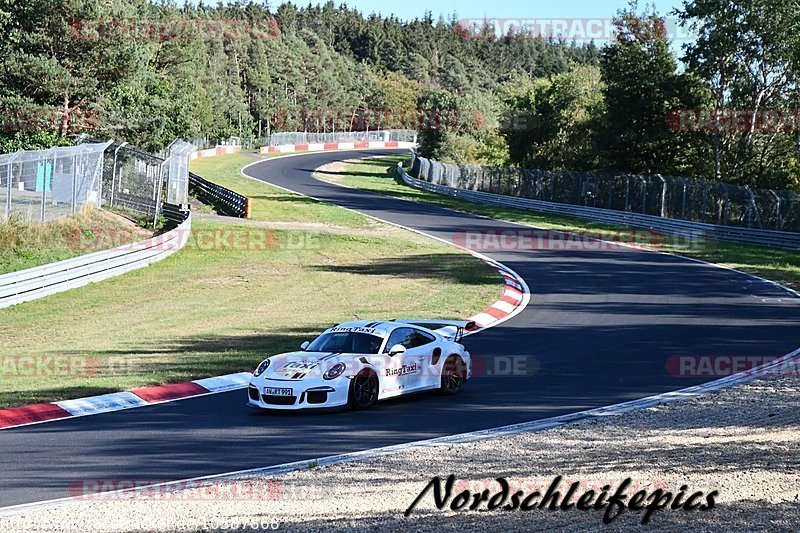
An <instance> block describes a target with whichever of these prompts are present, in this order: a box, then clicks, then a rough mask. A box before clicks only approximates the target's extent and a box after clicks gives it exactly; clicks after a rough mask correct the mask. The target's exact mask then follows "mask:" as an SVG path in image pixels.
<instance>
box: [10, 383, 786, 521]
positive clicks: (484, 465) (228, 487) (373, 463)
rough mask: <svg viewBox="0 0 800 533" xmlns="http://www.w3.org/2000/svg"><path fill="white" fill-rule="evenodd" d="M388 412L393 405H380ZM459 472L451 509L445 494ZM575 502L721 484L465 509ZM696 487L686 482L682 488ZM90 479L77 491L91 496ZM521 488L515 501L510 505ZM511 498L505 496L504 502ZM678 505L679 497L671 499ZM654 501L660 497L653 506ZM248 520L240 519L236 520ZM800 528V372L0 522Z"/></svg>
mask: <svg viewBox="0 0 800 533" xmlns="http://www.w3.org/2000/svg"><path fill="white" fill-rule="evenodd" d="M377 409H380V406H378V407H377ZM451 474H452V475H454V476H456V481H455V482H454V484H453V489H452V493H451V496H450V498H449V499H448V500H447V503H446V505H445V506H444V508H443V509H442V510H439V509H437V508H436V506H435V502H434V494H433V492H432V491H429V492H428V493H426V494H425V496H423V498H422V499H421V501H420V502H419V504H418V506H417V507H416V508H415V509H414V510H413V512H412V513H411V514H410V516H408V517H406V516H404V513H405V511H406V510H407V509H408V507H409V506H410V505H411V503H412V502H413V501H414V500H415V499H416V498H417V496H418V495H419V494H420V493H421V492H422V491H423V489H424V488H425V487H426V485H428V483H429V482H430V481H431V479H432V477H433V476H437V475H438V476H441V477H442V484H443V486H444V484H445V481H446V478H447V477H448V476H449V475H451ZM559 475H560V476H562V479H561V482H560V485H559V487H558V490H559V492H560V494H561V497H562V499H563V496H564V493H565V492H566V491H567V489H569V487H570V485H572V484H573V483H575V482H577V483H578V485H577V486H576V491H575V493H574V494H575V497H574V498H573V499H572V503H575V500H577V499H578V497H579V496H581V495H582V494H584V493H586V492H587V491H589V490H594V491H595V493H599V492H601V491H602V490H604V487H605V486H606V485H608V488H606V490H608V491H610V492H611V493H613V492H614V491H615V490H616V489H617V487H619V486H620V484H622V483H623V481H624V480H625V479H627V478H630V480H631V481H630V484H629V485H628V487H627V491H626V494H627V495H628V496H629V497H630V496H632V495H633V494H634V493H635V492H638V491H641V490H643V491H645V492H646V493H647V495H648V496H652V497H653V499H654V500H655V499H656V497H655V496H653V494H654V493H656V491H659V490H660V491H661V492H657V495H658V496H664V493H665V492H670V493H672V502H674V501H675V500H674V498H675V496H676V495H677V493H678V492H680V491H681V489H682V488H683V491H684V493H685V495H684V503H685V500H686V499H687V498H688V497H689V496H691V494H693V493H694V492H697V491H700V492H702V493H703V496H702V498H699V499H698V500H695V502H697V503H703V504H705V503H707V501H706V496H707V495H708V494H709V493H711V492H713V491H717V494H716V496H715V498H714V500H715V505H714V506H713V508H711V509H706V510H701V508H697V509H694V510H684V509H682V508H679V509H672V508H671V505H667V506H666V508H664V509H661V510H657V511H655V512H652V514H651V515H650V517H649V523H648V524H646V525H642V520H643V518H644V515H645V514H646V513H647V511H646V510H639V511H634V510H630V509H625V510H624V512H622V513H621V514H620V515H619V516H617V517H616V518H615V519H614V520H613V521H611V523H610V524H608V525H606V524H604V523H603V516H604V513H605V509H599V510H588V511H587V510H579V509H577V508H576V507H571V508H569V509H567V510H561V509H560V508H559V509H556V510H550V509H549V508H544V509H540V508H539V507H538V506H536V505H535V504H536V503H537V502H538V503H540V502H539V501H538V500H537V499H531V500H529V503H530V504H531V505H534V508H533V509H531V510H525V511H523V510H520V509H516V510H505V509H503V508H502V507H500V508H498V509H496V510H491V511H490V510H488V509H487V502H485V501H484V502H481V503H480V504H479V505H478V507H477V509H475V510H469V506H470V505H471V503H472V501H474V500H472V499H471V500H470V502H469V504H468V505H467V506H466V507H465V508H463V509H461V510H452V509H451V506H450V505H451V503H452V502H453V501H454V500H455V499H456V496H457V495H458V493H460V492H462V491H464V490H468V491H470V493H476V492H477V493H481V492H482V491H483V490H485V489H488V491H489V493H488V494H489V496H490V497H491V496H494V495H495V494H497V493H498V491H499V488H500V485H499V483H498V482H497V481H496V478H498V477H503V478H505V479H506V480H507V482H508V484H509V493H510V494H511V493H513V492H516V491H523V493H524V495H525V496H528V495H531V494H532V493H533V492H535V491H539V492H540V493H542V494H543V493H545V492H546V491H547V489H548V487H549V486H550V485H551V483H552V482H553V480H554V478H555V477H556V476H559ZM682 486H685V487H682ZM85 491H86V489H84V488H80V487H76V488H75V495H76V496H78V495H80V494H82V492H85ZM511 501H512V500H511V497H509V498H508V499H507V500H506V504H508V503H510V502H511ZM497 502H499V498H498V500H497V501H496V503H497ZM670 503H671V502H670ZM644 504H645V505H647V504H648V501H645V502H644ZM237 526H238V527H237ZM223 529H238V530H239V531H257V530H261V531H273V530H279V531H297V530H303V531H306V530H309V531H329V530H341V529H348V530H356V531H375V530H380V531H398V530H403V531H406V530H408V531H441V530H446V531H447V530H451V531H485V530H491V531H501V530H505V531H512V530H513V531H545V530H548V531H553V530H559V531H560V530H575V529H580V530H589V531H594V530H596V531H607V530H611V531H629V530H631V529H658V530H667V531H685V530H692V531H732V530H736V531H744V530H747V531H759V530H760V531H766V530H770V531H798V530H800V377H798V375H797V372H796V371H794V372H788V373H787V372H782V373H781V375H778V376H768V377H764V378H763V379H759V380H756V381H752V382H750V383H747V384H742V385H738V386H736V387H734V388H730V389H725V390H723V391H720V392H716V393H710V394H705V395H701V396H696V397H693V398H689V399H686V400H684V401H680V402H675V403H669V404H661V405H658V406H656V407H651V408H647V409H642V410H638V411H633V412H628V413H624V414H621V415H617V416H607V417H603V418H595V419H590V420H586V421H583V422H576V423H572V424H568V425H564V426H560V427H556V428H551V429H547V430H542V431H537V432H529V433H521V434H516V435H513V436H506V437H498V438H491V439H486V440H481V441H477V442H470V443H462V444H437V445H435V446H424V447H416V448H411V449H408V450H405V451H401V452H398V453H393V454H390V455H384V456H381V457H378V458H372V459H369V460H362V461H352V462H344V463H339V464H334V465H331V466H325V467H322V466H316V465H315V464H314V463H313V462H311V463H309V464H308V465H306V467H305V468H303V469H302V470H300V471H295V472H291V473H288V474H283V475H280V476H255V477H249V478H247V479H239V480H216V481H214V482H213V483H211V484H210V485H208V486H204V487H188V488H182V489H181V490H178V491H174V492H169V493H164V492H160V491H155V492H154V491H152V490H144V491H137V492H134V493H133V494H132V495H131V494H128V495H127V496H120V495H116V496H103V497H97V496H95V497H92V498H88V499H84V500H80V499H76V500H75V501H71V502H69V503H67V504H65V505H59V506H58V507H53V508H45V509H37V510H35V511H28V512H25V513H23V514H16V515H13V516H4V517H2V518H0V531H9V532H10V531H81V532H83V531H98V532H101V531H102V532H111V531H203V530H205V531H209V530H217V531H219V530H223Z"/></svg>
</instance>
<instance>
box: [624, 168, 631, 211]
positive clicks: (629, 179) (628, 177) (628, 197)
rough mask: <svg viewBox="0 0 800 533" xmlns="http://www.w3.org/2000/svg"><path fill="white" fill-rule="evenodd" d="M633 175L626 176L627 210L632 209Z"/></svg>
mask: <svg viewBox="0 0 800 533" xmlns="http://www.w3.org/2000/svg"><path fill="white" fill-rule="evenodd" d="M630 197H631V177H630V176H625V211H630V209H629V206H630Z"/></svg>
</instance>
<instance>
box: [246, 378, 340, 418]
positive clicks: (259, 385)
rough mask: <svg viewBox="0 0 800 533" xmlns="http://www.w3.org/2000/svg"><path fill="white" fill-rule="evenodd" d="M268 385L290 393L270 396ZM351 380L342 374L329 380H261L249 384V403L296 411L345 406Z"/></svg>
mask: <svg viewBox="0 0 800 533" xmlns="http://www.w3.org/2000/svg"><path fill="white" fill-rule="evenodd" d="M266 388H279V389H287V388H290V389H292V395H291V396H269V395H266V394H265V389H266ZM349 388H350V380H349V379H347V378H345V377H341V378H338V379H335V380H331V381H326V382H319V381H316V380H315V381H314V382H308V383H307V382H305V381H275V380H269V379H259V380H257V381H255V380H254V381H251V382H250V384H249V385H248V387H247V405H248V406H249V407H252V408H254V409H269V410H277V411H297V410H300V409H320V408H330V407H343V406H345V405H347V403H348V393H349Z"/></svg>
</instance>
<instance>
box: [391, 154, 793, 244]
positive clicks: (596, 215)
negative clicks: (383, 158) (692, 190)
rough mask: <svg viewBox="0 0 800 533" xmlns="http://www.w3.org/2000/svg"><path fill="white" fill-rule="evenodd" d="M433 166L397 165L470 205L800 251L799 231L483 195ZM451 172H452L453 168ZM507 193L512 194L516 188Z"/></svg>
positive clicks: (420, 183)
mask: <svg viewBox="0 0 800 533" xmlns="http://www.w3.org/2000/svg"><path fill="white" fill-rule="evenodd" d="M431 163H435V162H431V161H429V160H427V159H424V158H419V157H414V158H413V159H412V168H416V169H417V170H416V171H414V170H412V174H415V173H416V174H417V175H420V173H421V175H422V176H423V179H418V178H417V177H415V176H413V175H409V174H408V173H406V172H405V171H404V170H403V168H402V166H398V171H399V172H400V176H401V177H402V179H403V181H404V182H405V183H407V184H408V185H411V186H413V187H417V188H419V189H424V190H427V191H431V192H435V193H438V194H443V195H447V196H452V197H454V198H459V199H462V200H467V201H470V202H476V203H482V204H486V205H493V206H499V207H509V208H513V209H522V210H530V211H538V212H542V213H551V214H555V215H561V216H567V217H574V218H581V219H585V220H590V221H593V222H600V223H602V224H609V225H617V226H625V227H637V228H647V229H652V230H657V231H659V232H662V233H664V234H667V235H673V236H677V237H681V238H684V239H688V240H690V241H695V240H699V239H703V238H710V239H717V240H722V241H731V242H740V243H746V244H755V245H760V246H771V247H776V248H784V249H789V250H800V233H797V232H790V231H775V230H766V229H758V228H745V227H739V226H724V225H719V224H709V223H703V222H695V221H688V220H679V219H674V218H668V217H661V216H657V215H648V214H642V213H637V212H631V211H618V210H612V209H604V208H600V207H589V206H582V205H573V204H567V203H558V202H551V201H547V200H537V199H531V198H524V197H520V196H516V195H509V194H505V193H494V192H484V191H481V190H477V189H476V188H464V187H459V186H458V180H457V179H456V178H455V177H454V176H453V175H452V174H450V175H447V176H446V175H444V174H439V172H438V171H436V170H433V171H431V169H435V168H436V166H437V165H441V163H437V164H431ZM426 167H427V168H426ZM440 168H446V167H440ZM450 170H452V168H451V169H450ZM426 171H427V172H426ZM447 182H449V183H453V184H454V185H449V184H447ZM505 190H506V191H511V192H513V189H505Z"/></svg>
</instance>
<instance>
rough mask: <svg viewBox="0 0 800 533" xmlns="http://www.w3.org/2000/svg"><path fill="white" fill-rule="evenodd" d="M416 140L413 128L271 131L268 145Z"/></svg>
mask: <svg viewBox="0 0 800 533" xmlns="http://www.w3.org/2000/svg"><path fill="white" fill-rule="evenodd" d="M391 141H397V142H417V132H416V131H414V130H375V131H333V132H327V133H305V132H286V133H273V134H272V135H270V137H269V146H284V145H288V144H333V143H347V142H391Z"/></svg>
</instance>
